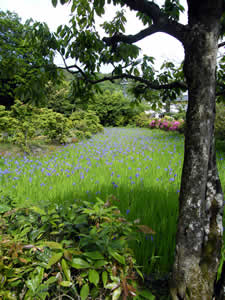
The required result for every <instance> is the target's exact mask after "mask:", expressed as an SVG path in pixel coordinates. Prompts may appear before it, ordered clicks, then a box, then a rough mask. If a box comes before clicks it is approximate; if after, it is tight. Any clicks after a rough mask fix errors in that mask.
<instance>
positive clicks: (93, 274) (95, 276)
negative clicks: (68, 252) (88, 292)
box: [88, 270, 99, 286]
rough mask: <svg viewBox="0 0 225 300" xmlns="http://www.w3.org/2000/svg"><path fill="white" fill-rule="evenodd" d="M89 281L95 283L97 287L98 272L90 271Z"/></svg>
mask: <svg viewBox="0 0 225 300" xmlns="http://www.w3.org/2000/svg"><path fill="white" fill-rule="evenodd" d="M88 278H89V281H90V282H91V283H94V285H95V286H97V285H98V283H99V274H98V272H97V271H96V270H90V271H89V274H88Z"/></svg>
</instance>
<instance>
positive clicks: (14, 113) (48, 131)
mask: <svg viewBox="0 0 225 300" xmlns="http://www.w3.org/2000/svg"><path fill="white" fill-rule="evenodd" d="M102 130H103V127H102V126H101V125H100V123H99V119H98V117H97V116H96V115H95V113H94V112H91V111H88V112H83V111H78V112H74V113H73V114H72V115H71V117H70V118H67V117H65V116H64V115H63V114H60V113H57V112H54V111H53V110H51V109H47V108H37V107H33V106H32V105H30V104H23V103H22V102H20V101H19V100H16V101H15V104H14V105H13V106H12V107H11V110H10V111H6V110H5V107H4V106H0V132H2V141H6V142H11V143H15V144H19V145H20V146H22V147H23V148H24V150H26V151H29V147H28V143H29V142H30V141H31V140H32V139H33V138H35V137H36V136H38V135H42V136H44V137H45V138H46V141H47V142H56V143H65V142H67V141H68V137H70V136H72V135H73V136H74V135H75V137H77V138H78V139H81V138H89V137H91V135H92V134H94V133H97V132H99V131H102Z"/></svg>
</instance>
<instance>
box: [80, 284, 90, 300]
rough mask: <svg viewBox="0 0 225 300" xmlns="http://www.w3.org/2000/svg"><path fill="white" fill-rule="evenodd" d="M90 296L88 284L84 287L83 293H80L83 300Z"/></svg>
mask: <svg viewBox="0 0 225 300" xmlns="http://www.w3.org/2000/svg"><path fill="white" fill-rule="evenodd" d="M88 295H89V286H88V284H85V285H83V286H82V288H81V291H80V297H81V300H86V299H87V297H88Z"/></svg>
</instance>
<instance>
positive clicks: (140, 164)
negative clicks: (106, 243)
mask: <svg viewBox="0 0 225 300" xmlns="http://www.w3.org/2000/svg"><path fill="white" fill-rule="evenodd" d="M183 145H184V141H183V136H182V135H179V134H176V133H174V132H164V131H160V130H149V129H134V128H132V129H125V128H108V129H106V130H105V133H104V134H98V135H96V136H94V137H93V138H92V139H90V140H85V141H83V142H80V143H77V144H73V145H65V146H64V147H62V148H61V149H60V150H59V151H57V152H54V153H49V154H43V155H41V156H23V155H19V154H18V155H7V156H1V158H0V186H1V190H2V191H3V195H2V197H4V195H9V196H10V197H11V198H12V199H15V201H16V202H17V205H18V206H24V205H26V206H29V205H39V206H44V205H46V203H49V204H50V203H52V202H54V203H59V204H63V205H65V206H66V205H68V204H70V203H73V202H76V201H77V200H80V199H81V200H89V201H90V202H94V201H95V199H96V197H99V198H101V199H103V200H106V199H107V197H108V196H109V195H114V196H115V197H116V198H117V199H118V200H119V201H116V202H115V204H116V205H117V206H118V207H119V209H120V210H121V212H122V213H123V214H124V215H125V216H126V218H128V219H129V220H136V219H140V224H144V225H148V226H149V227H151V228H152V229H153V230H154V231H155V232H156V234H155V235H150V234H143V233H140V241H139V242H135V241H133V242H132V244H131V246H132V248H133V249H134V252H135V255H136V258H137V261H138V263H139V264H140V265H143V266H144V268H143V272H144V273H150V272H153V271H154V272H157V271H159V272H160V273H163V272H168V271H170V269H171V266H172V263H173V257H174V248H175V232H176V220H177V215H178V197H179V186H180V178H181V171H182V163H183ZM217 158H218V168H219V173H220V178H221V181H222V186H223V190H225V153H224V152H222V151H221V149H220V150H219V152H218V153H217Z"/></svg>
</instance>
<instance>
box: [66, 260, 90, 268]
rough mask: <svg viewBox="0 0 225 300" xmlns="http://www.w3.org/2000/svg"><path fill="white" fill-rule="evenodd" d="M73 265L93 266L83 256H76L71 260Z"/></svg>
mask: <svg viewBox="0 0 225 300" xmlns="http://www.w3.org/2000/svg"><path fill="white" fill-rule="evenodd" d="M71 266H72V267H73V268H75V269H87V268H90V267H91V265H90V264H89V263H88V262H86V261H85V260H83V259H81V258H74V259H73V260H72V262H71Z"/></svg>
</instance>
